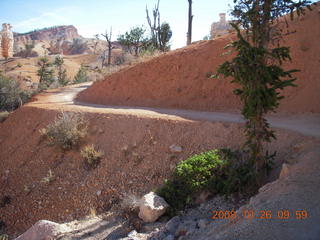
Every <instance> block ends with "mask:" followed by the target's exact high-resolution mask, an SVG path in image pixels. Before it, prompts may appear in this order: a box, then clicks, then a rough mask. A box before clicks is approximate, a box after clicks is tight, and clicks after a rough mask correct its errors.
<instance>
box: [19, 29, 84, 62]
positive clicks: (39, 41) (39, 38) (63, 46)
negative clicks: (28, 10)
mask: <svg viewBox="0 0 320 240" xmlns="http://www.w3.org/2000/svg"><path fill="white" fill-rule="evenodd" d="M14 42H15V44H14V52H15V56H23V55H25V50H26V45H29V46H32V51H33V52H35V53H36V54H37V55H39V56H41V55H46V54H65V55H70V54H82V53H84V52H86V50H88V48H87V45H86V44H85V43H86V40H85V38H83V37H81V36H80V35H79V34H78V30H77V29H76V28H75V27H74V26H72V25H69V26H57V27H51V28H44V29H41V30H35V31H32V32H28V33H22V34H19V33H15V34H14Z"/></svg>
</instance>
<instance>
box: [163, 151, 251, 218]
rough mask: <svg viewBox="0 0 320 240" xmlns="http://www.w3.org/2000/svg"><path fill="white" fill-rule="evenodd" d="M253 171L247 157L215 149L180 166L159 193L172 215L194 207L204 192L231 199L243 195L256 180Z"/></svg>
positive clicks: (237, 152) (235, 152)
mask: <svg viewBox="0 0 320 240" xmlns="http://www.w3.org/2000/svg"><path fill="white" fill-rule="evenodd" d="M253 170H254V169H253V167H252V166H250V165H249V164H248V161H247V159H246V155H245V154H244V153H241V152H239V151H231V150H230V149H216V150H212V151H208V152H204V153H201V154H199V155H194V156H192V157H190V158H188V159H187V160H184V161H182V162H180V163H179V164H178V165H177V167H176V169H175V171H174V173H173V176H172V179H170V180H166V181H165V184H164V186H163V187H161V188H160V189H159V190H158V194H159V195H160V196H162V197H163V198H164V199H165V200H166V201H167V202H168V203H169V204H170V206H171V207H172V209H173V211H174V212H176V211H178V210H182V209H184V208H185V207H186V206H188V205H192V203H193V200H194V198H195V197H196V196H197V195H198V193H200V192H201V191H204V190H206V191H209V192H211V193H214V194H222V195H224V194H226V195H229V194H231V193H234V192H242V191H244V190H245V189H246V187H247V186H248V183H249V182H250V180H251V179H253Z"/></svg>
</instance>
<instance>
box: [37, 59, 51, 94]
mask: <svg viewBox="0 0 320 240" xmlns="http://www.w3.org/2000/svg"><path fill="white" fill-rule="evenodd" d="M38 66H39V69H38V72H37V75H38V76H39V89H40V90H45V89H47V88H49V87H50V85H51V84H52V83H53V82H54V76H53V73H54V71H53V69H52V63H51V62H50V61H49V59H48V58H47V57H42V58H40V59H39V61H38Z"/></svg>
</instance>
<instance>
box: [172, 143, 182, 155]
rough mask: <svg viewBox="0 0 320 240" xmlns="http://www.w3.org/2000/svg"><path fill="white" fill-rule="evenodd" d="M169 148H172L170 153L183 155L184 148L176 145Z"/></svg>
mask: <svg viewBox="0 0 320 240" xmlns="http://www.w3.org/2000/svg"><path fill="white" fill-rule="evenodd" d="M169 148H170V151H171V152H173V153H181V152H182V147H181V146H178V145H176V144H172V145H171V146H170V147H169Z"/></svg>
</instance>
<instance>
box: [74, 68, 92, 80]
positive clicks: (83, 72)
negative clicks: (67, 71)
mask: <svg viewBox="0 0 320 240" xmlns="http://www.w3.org/2000/svg"><path fill="white" fill-rule="evenodd" d="M88 81H89V77H88V70H87V67H86V66H84V65H81V67H80V69H79V71H78V72H77V75H76V76H75V77H74V83H83V82H88Z"/></svg>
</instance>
